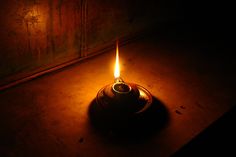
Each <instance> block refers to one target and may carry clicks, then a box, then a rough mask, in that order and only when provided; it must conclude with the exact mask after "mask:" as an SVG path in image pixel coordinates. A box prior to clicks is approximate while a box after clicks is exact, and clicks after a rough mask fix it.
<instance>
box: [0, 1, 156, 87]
mask: <svg viewBox="0 0 236 157" xmlns="http://www.w3.org/2000/svg"><path fill="white" fill-rule="evenodd" d="M151 6H152V4H149V3H148V2H146V3H143V1H141V0H134V1H126V0H113V1H109V0H9V1H5V2H0V25H1V29H0V85H2V84H5V83H6V82H7V81H9V80H10V81H12V80H16V79H19V78H21V77H24V76H27V75H29V74H31V73H33V72H37V71H39V70H43V69H45V68H49V67H52V66H55V65H57V64H59V63H63V62H66V61H68V60H71V59H75V58H78V57H84V56H86V55H88V53H89V52H93V51H92V50H93V49H94V48H96V47H97V46H100V45H104V44H105V43H108V42H110V41H112V40H114V39H116V38H119V37H120V36H128V35H129V34H132V33H134V32H137V31H139V30H141V29H143V28H145V27H147V26H149V25H150V23H151V21H152V20H150V19H152V18H153V19H155V16H153V14H152V12H150V10H152V9H150V7H151ZM140 8H141V10H140ZM147 10H149V11H147Z"/></svg>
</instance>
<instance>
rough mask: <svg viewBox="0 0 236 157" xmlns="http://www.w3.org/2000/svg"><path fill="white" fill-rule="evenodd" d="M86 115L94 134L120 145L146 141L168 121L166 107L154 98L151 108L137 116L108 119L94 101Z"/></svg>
mask: <svg viewBox="0 0 236 157" xmlns="http://www.w3.org/2000/svg"><path fill="white" fill-rule="evenodd" d="M88 114H89V118H90V122H91V125H92V128H93V129H94V131H95V132H97V133H99V134H100V135H101V136H104V137H106V138H108V139H109V140H112V141H113V142H122V143H123V142H129V143H132V142H134V143H135V142H139V141H143V140H147V139H148V138H150V137H152V136H153V135H155V134H157V133H158V132H159V131H161V129H162V128H164V127H165V126H166V125H167V123H168V119H169V113H168V111H167V109H166V107H165V106H164V104H163V103H162V102H161V101H160V100H158V99H157V98H156V97H153V103H152V105H151V107H150V108H149V109H148V110H147V111H145V112H144V113H142V114H140V115H138V116H132V117H131V116H130V117H124V118H120V117H119V118H117V119H116V118H110V117H109V116H107V115H105V114H103V112H102V108H101V107H100V106H99V105H98V104H97V103H96V100H95V99H94V100H93V101H92V102H91V104H90V106H89V113H88Z"/></svg>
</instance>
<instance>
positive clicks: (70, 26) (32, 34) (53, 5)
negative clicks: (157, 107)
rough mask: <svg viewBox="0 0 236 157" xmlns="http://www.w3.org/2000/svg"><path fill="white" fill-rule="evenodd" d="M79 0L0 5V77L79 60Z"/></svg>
mask: <svg viewBox="0 0 236 157" xmlns="http://www.w3.org/2000/svg"><path fill="white" fill-rule="evenodd" d="M82 1H83V0H67V1H64V0H9V1H7V2H0V3H1V4H0V6H1V9H0V10H1V13H0V24H1V30H0V41H1V44H0V49H1V52H0V60H1V63H0V78H4V77H7V76H9V75H12V74H18V73H22V72H23V73H28V72H30V71H32V70H35V69H37V68H38V67H42V66H46V65H54V63H55V64H57V63H61V62H64V61H66V60H69V59H71V58H75V57H80V55H81V50H80V47H81V42H82V41H81V39H82V37H81V36H82V34H81V30H82V29H83V27H82V24H81V22H83V21H81V16H82V12H81V10H83V9H82V8H83V6H82V5H83V3H82Z"/></svg>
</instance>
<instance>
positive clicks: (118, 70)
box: [114, 41, 120, 79]
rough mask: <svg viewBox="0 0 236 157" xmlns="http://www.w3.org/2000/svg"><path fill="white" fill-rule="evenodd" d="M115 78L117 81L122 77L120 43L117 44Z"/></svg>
mask: <svg viewBox="0 0 236 157" xmlns="http://www.w3.org/2000/svg"><path fill="white" fill-rule="evenodd" d="M114 77H115V79H116V78H119V77H120V64H119V48H118V41H117V42H116V63H115V70H114Z"/></svg>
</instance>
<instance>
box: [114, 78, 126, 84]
mask: <svg viewBox="0 0 236 157" xmlns="http://www.w3.org/2000/svg"><path fill="white" fill-rule="evenodd" d="M114 82H115V83H119V82H123V83H124V81H123V79H122V78H121V77H116V78H115V80H114Z"/></svg>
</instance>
